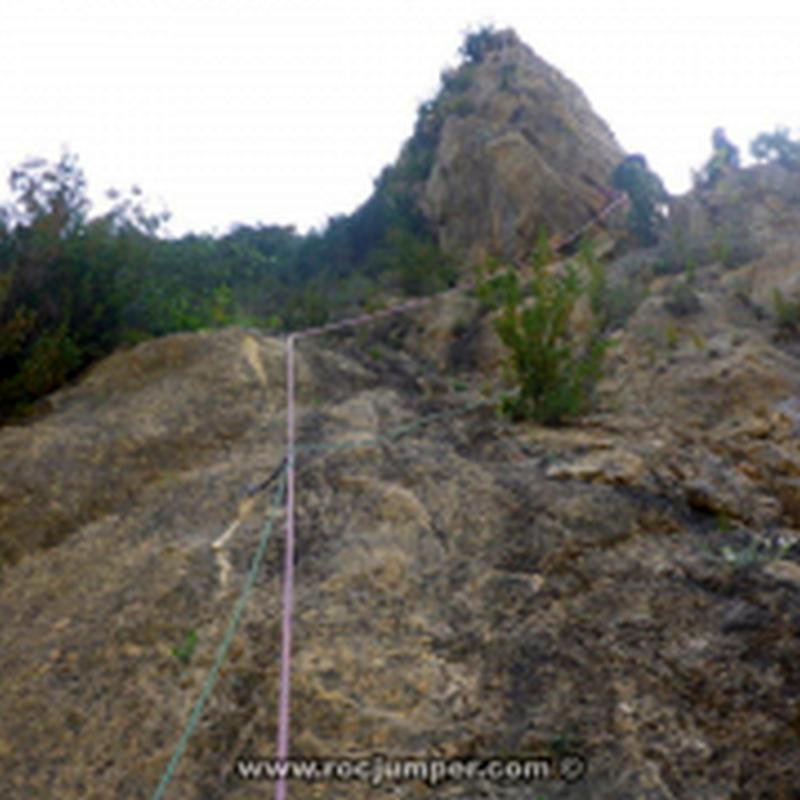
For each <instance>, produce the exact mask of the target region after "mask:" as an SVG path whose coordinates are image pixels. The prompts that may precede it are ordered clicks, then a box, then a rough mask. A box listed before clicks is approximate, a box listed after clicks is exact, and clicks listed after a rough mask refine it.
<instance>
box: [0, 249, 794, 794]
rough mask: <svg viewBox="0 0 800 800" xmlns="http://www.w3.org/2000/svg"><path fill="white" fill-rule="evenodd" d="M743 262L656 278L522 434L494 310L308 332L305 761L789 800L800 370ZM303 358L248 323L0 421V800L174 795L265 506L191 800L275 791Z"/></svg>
mask: <svg viewBox="0 0 800 800" xmlns="http://www.w3.org/2000/svg"><path fill="white" fill-rule="evenodd" d="M612 266H613V265H612ZM612 271H613V270H612ZM722 275H723V273H722V272H721V270H720V269H718V268H717V267H714V266H709V267H708V268H704V269H701V270H700V271H699V272H698V275H697V293H698V296H699V302H700V308H701V310H699V311H696V312H694V313H693V314H692V315H690V316H688V317H678V318H676V317H675V316H674V315H673V313H672V312H671V311H670V310H669V304H668V302H667V300H668V297H669V292H670V283H669V281H671V280H673V278H666V279H661V283H658V282H654V283H653V285H652V291H651V293H650V296H649V297H648V298H647V299H646V301H644V302H643V303H642V304H641V305H640V307H639V309H638V310H637V311H636V312H635V313H634V315H633V316H632V317H631V319H630V320H629V322H628V324H627V326H625V328H623V329H621V330H620V331H619V332H618V334H617V337H618V339H619V342H618V346H617V347H616V348H614V350H613V351H612V352H613V354H614V355H613V359H612V361H611V362H610V363H609V368H608V375H607V377H606V379H605V380H604V382H603V383H602V385H601V391H600V401H601V404H600V407H599V409H598V412H597V413H596V414H595V415H594V416H592V417H590V418H588V419H587V420H585V421H584V422H583V424H581V425H578V426H574V427H571V428H564V429H555V430H547V429H542V428H538V427H536V426H530V425H515V426H513V425H510V424H508V423H504V422H501V421H500V420H499V419H498V418H497V416H496V415H495V413H494V411H493V404H492V401H491V400H490V399H489V398H488V397H487V396H486V394H485V392H486V391H492V390H493V389H494V388H496V387H494V386H492V385H489V386H486V385H485V382H486V381H487V377H486V374H485V373H483V372H480V371H478V370H476V369H475V368H474V366H473V364H472V359H474V358H483V357H484V355H482V354H483V353H484V351H483V348H484V343H483V338H482V337H483V334H481V335H478V334H477V333H476V329H475V328H474V327H472V323H470V324H467V325H465V324H464V320H465V319H467V318H468V315H469V313H470V311H469V309H470V301H468V299H466V300H463V301H462V302H460V303H456V302H455V301H453V300H452V299H448V300H447V301H442V302H444V303H445V306H444V307H443V308H444V310H442V311H441V312H439V311H437V307H436V306H435V305H432V306H429V307H428V308H426V309H425V310H424V311H420V312H416V315H415V316H414V315H412V316H409V317H407V318H403V319H389V320H384V321H381V322H380V323H376V324H375V325H374V326H373V327H371V328H368V329H364V330H361V331H358V332H355V333H350V334H339V335H335V336H329V337H327V338H325V339H320V340H308V341H303V342H301V343H300V345H299V347H298V354H297V359H298V363H297V367H298V403H299V415H298V421H297V429H298V436H299V442H300V445H301V446H300V449H299V451H298V462H297V463H298V473H297V500H298V509H297V559H296V580H297V585H296V601H295V626H296V627H295V634H294V646H293V654H294V660H293V673H292V674H293V684H292V686H293V689H292V704H291V712H292V713H291V720H292V728H291V731H292V732H291V743H292V744H291V752H292V753H293V754H295V755H298V756H300V755H302V756H306V757H332V756H352V757H367V756H370V755H371V754H373V753H376V752H378V753H382V754H384V755H387V756H394V757H404V758H409V757H418V758H423V757H440V758H443V757H447V758H464V759H469V758H497V757H499V758H508V757H512V756H513V757H517V758H518V757H523V758H525V757H534V756H547V757H551V758H554V759H556V760H557V759H563V758H565V757H566V756H567V754H569V753H572V752H577V753H579V754H581V755H582V756H584V757H585V758H586V759H587V762H588V775H587V776H586V777H585V778H584V779H583V780H579V781H577V782H574V783H567V782H566V781H565V780H561V779H557V778H554V779H552V780H549V781H546V782H542V783H537V784H536V785H535V786H534V791H535V792H546V793H547V795H548V796H551V797H563V798H586V799H587V800H589V798H592V800H594V799H596V798H608V799H609V800H616V799H617V798H622V797H636V798H639V797H650V798H659V799H661V798H663V799H664V800H668V799H671V798H676V799H677V798H684V797H705V798H718V797H719V798H721V797H737V796H738V797H774V798H792V797H795V796H796V789H797V786H798V785H800V759H798V733H799V732H800V727H799V726H800V667H799V666H798V665H800V490H799V489H798V487H800V447H798V433H799V432H800V405H798V400H797V398H798V396H800V380H799V379H798V376H800V369H799V367H800V352H798V350H797V348H796V347H793V346H792V345H791V344H787V343H781V342H776V341H775V340H774V338H773V335H772V334H773V331H774V324H773V323H772V322H771V321H769V320H767V319H764V318H763V317H759V316H758V315H755V314H753V313H752V312H750V311H748V310H747V309H746V308H745V309H743V308H742V306H741V303H740V301H738V300H737V298H736V296H735V294H734V293H732V292H730V291H729V290H728V289H726V287H725V284H724V283H723V282H722V280H721V276H722ZM473 311H474V307H473ZM476 324H477V323H476ZM419 325H421V326H422V328H423V329H422V330H421V331H420V330H418V329H417V328H418V326H419ZM670 325H671V326H673V328H675V327H676V326H677V332H676V331H675V330H673V328H670V327H669V326H670ZM448 326H449V330H447V328H448ZM426 329H430V330H431V331H432V332H433V333H434V334H435V335H432V336H428V337H426V335H425V330H426ZM669 331H672V332H671V333H669ZM415 337H416V338H415ZM462 340H469V341H471V342H472V344H471V345H470V344H469V343H467V344H464V345H463V346H461V345H459V342H460V341H462ZM414 342H416V343H417V344H414ZM400 343H405V344H404V345H403V346H401V344H400ZM415 348H417V349H415ZM437 358H438V359H439V366H438V367H437V366H436V359H437ZM284 374H285V364H284V354H283V347H282V345H281V343H280V342H278V341H276V340H274V339H270V338H267V337H264V336H262V335H261V334H258V333H256V332H253V331H244V330H238V329H230V330H226V331H222V332H218V333H213V334H212V333H203V334H192V335H180V336H172V337H167V338H165V339H162V340H159V341H154V342H150V343H146V344H143V345H140V346H139V347H137V348H135V349H133V350H131V351H128V352H122V353H118V354H117V355H115V356H113V357H112V358H110V359H108V360H106V361H105V362H103V363H101V364H99V365H98V366H97V367H96V368H95V369H94V370H93V371H92V373H91V374H90V375H89V376H87V378H86V379H85V380H84V381H83V382H82V383H81V384H79V385H78V386H76V387H74V388H71V389H69V390H66V391H63V392H60V393H58V394H57V395H55V396H54V397H53V398H52V401H51V410H50V412H49V413H47V414H46V415H44V416H43V417H42V418H41V419H40V420H38V421H35V422H32V423H31V424H29V425H26V426H22V427H16V428H7V429H5V430H3V431H0V476H1V477H0V499H1V500H2V505H0V510H1V511H2V530H1V531H0V540H1V541H2V542H3V543H4V553H5V558H6V564H5V567H4V569H3V572H2V573H1V574H0V615H2V619H3V625H2V627H0V796H2V797H31V798H34V797H42V798H49V797H58V798H63V800H73V799H74V800H78V798H93V797H97V798H105V797H126V798H128V797H130V798H139V797H140V798H148V797H151V796H152V793H153V791H154V789H155V787H156V786H157V784H158V781H159V779H160V777H161V775H162V773H163V771H164V769H165V768H166V766H167V763H168V762H169V759H170V756H171V754H172V752H173V750H174V748H175V746H176V745H177V743H178V739H179V736H180V734H181V731H182V729H183V726H184V725H185V723H186V720H187V718H188V716H189V713H190V710H191V707H192V704H193V703H194V701H195V700H196V698H197V697H198V695H199V694H200V693H201V691H202V690H203V685H204V682H205V681H206V678H207V676H208V674H209V672H210V671H211V669H212V666H213V662H214V657H215V652H216V648H217V646H218V644H219V642H220V641H221V640H222V637H223V634H224V629H225V625H226V623H227V620H228V619H229V617H230V615H231V614H232V612H233V609H234V604H235V602H236V598H237V597H238V595H239V592H240V591H241V589H242V587H243V585H244V583H245V580H246V573H247V570H248V567H249V563H250V560H251V558H252V556H253V552H254V550H255V547H256V543H257V540H258V537H259V534H260V531H261V530H262V527H263V525H264V524H265V522H266V521H267V520H268V519H270V518H272V519H273V521H274V523H275V525H276V526H277V530H276V531H275V533H274V534H273V540H272V542H271V544H270V546H269V549H268V550H267V556H266V559H265V561H264V564H263V567H262V569H261V570H260V572H259V573H258V577H257V579H256V581H255V584H254V587H253V594H252V596H251V597H250V601H249V604H248V606H247V611H246V614H245V617H244V622H243V624H242V626H241V628H240V630H239V632H238V634H237V636H236V638H235V639H234V642H233V646H232V648H231V650H230V652H229V654H228V657H227V659H226V661H225V664H224V667H223V669H222V672H221V674H220V677H219V681H218V683H217V685H216V687H215V689H214V691H213V693H212V695H211V697H210V699H209V702H208V705H207V707H206V710H205V713H204V714H203V716H202V717H201V718H200V720H199V722H198V726H197V729H196V731H195V733H194V735H193V737H192V738H191V740H190V743H189V746H188V748H187V750H186V753H185V755H184V757H183V759H182V761H181V764H180V767H179V768H178V770H177V772H176V774H175V777H174V779H173V781H172V783H171V785H170V788H169V790H168V791H167V794H166V797H167V798H169V797H175V798H187V800H193V799H194V798H197V800H201V798H202V800H212V799H213V798H223V797H224V798H226V800H239V799H240V800H247V798H252V797H254V796H255V794H259V796H260V795H261V794H263V793H264V792H265V791H266V792H267V793H269V791H271V787H268V786H265V785H264V784H263V783H261V782H259V783H253V782H252V781H245V780H243V779H242V778H241V777H240V776H239V775H238V773H237V771H236V760H237V758H239V757H240V756H250V757H264V758H269V757H272V756H273V754H274V752H275V749H274V748H275V737H276V720H277V697H278V675H279V664H278V659H279V652H280V609H281V599H280V589H281V585H280V572H281V557H282V553H281V544H280V538H281V529H282V526H283V521H284V519H283V516H282V514H281V513H280V512H278V513H277V514H276V512H275V511H272V510H270V503H271V497H270V496H269V493H268V492H261V493H259V494H256V495H249V494H248V489H249V488H252V487H254V486H255V485H257V484H258V483H260V482H261V481H262V480H263V479H264V478H265V477H266V476H267V475H269V474H270V473H271V472H272V471H273V470H274V469H275V467H276V466H277V465H278V464H279V463H280V460H281V458H282V455H283V452H284V436H285V424H286V415H285V409H284V406H285V379H284ZM270 491H271V490H270ZM192 634H193V635H194V636H196V641H197V644H196V647H195V648H194V651H193V652H191V653H190V654H189V653H187V652H185V647H186V645H185V643H186V641H187V636H191V635H192ZM558 763H562V764H564V763H567V764H568V763H569V761H560V762H558ZM289 791H290V796H292V797H298V798H329V797H340V796H343V795H342V792H343V791H344V792H345V793H346V796H347V797H353V798H371V797H375V796H383V794H385V793H387V792H389V791H390V793H391V794H392V796H395V797H402V798H422V797H431V798H432V797H436V798H453V800H455V799H456V798H463V797H474V796H478V795H480V796H485V797H487V798H498V800H499V798H519V799H520V800H522V798H530V797H531V786H530V785H529V784H520V783H518V784H513V783H512V784H509V785H505V786H503V785H500V784H497V783H492V782H489V781H487V780H472V781H450V782H446V783H442V784H440V785H437V786H435V787H428V786H426V785H425V784H424V783H423V782H422V781H418V780H409V781H401V782H397V783H391V784H386V785H384V786H381V787H373V786H369V785H366V784H364V783H359V782H352V783H346V784H342V783H341V782H328V781H318V782H313V783H306V782H301V781H295V782H292V783H291V784H290V786H289Z"/></svg>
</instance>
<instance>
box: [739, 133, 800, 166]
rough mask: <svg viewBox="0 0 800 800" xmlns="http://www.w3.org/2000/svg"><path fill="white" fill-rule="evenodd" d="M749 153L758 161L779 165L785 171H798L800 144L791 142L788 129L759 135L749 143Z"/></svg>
mask: <svg viewBox="0 0 800 800" xmlns="http://www.w3.org/2000/svg"><path fill="white" fill-rule="evenodd" d="M750 153H751V154H752V156H753V158H755V159H756V160H758V161H765V162H767V163H772V164H780V166H782V167H784V168H785V169H790V170H797V169H800V142H795V141H792V138H791V133H790V131H789V129H788V128H784V127H777V128H776V129H775V130H774V131H772V132H771V133H766V132H765V133H760V134H759V135H758V136H756V138H755V139H753V141H752V142H751V143H750Z"/></svg>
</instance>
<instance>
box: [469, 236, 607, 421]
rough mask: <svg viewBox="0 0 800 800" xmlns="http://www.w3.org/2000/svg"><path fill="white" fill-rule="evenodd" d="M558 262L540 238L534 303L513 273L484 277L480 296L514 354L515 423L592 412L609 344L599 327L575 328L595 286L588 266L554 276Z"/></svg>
mask: <svg viewBox="0 0 800 800" xmlns="http://www.w3.org/2000/svg"><path fill="white" fill-rule="evenodd" d="M551 261H552V254H551V253H550V252H549V249H548V247H547V239H546V237H544V236H543V237H540V242H539V247H538V250H537V254H536V256H535V259H534V263H533V279H532V281H531V283H530V286H529V287H528V288H529V292H530V298H526V297H525V296H524V294H523V287H522V286H521V284H520V281H519V277H518V275H517V273H516V271H515V270H514V269H512V268H507V269H505V270H504V271H502V272H499V271H498V270H497V268H496V267H495V268H492V267H490V268H489V270H488V273H489V274H488V275H487V274H479V276H478V294H479V297H480V298H481V300H482V301H483V302H484V303H486V304H487V305H489V307H492V308H496V309H498V310H499V312H500V314H499V316H498V318H497V320H496V322H495V328H496V330H497V333H498V335H499V337H500V340H501V341H502V342H503V344H504V345H505V346H506V348H507V349H508V353H509V358H508V364H507V366H508V369H509V374H510V377H511V378H512V379H513V381H514V383H515V385H516V387H517V388H516V390H515V392H514V393H513V394H508V395H506V396H505V397H504V399H503V401H502V404H501V410H502V412H503V413H504V414H505V415H507V416H510V417H511V418H512V419H514V420H524V419H532V420H536V421H538V422H541V423H543V424H545V425H559V424H563V423H565V422H568V421H569V420H571V419H573V418H575V417H577V416H579V415H580V414H582V413H584V412H585V411H586V410H588V407H589V405H590V403H591V400H592V390H593V387H594V385H595V383H596V382H597V380H598V379H599V377H600V374H601V370H602V365H603V359H604V357H605V354H606V351H607V349H608V347H609V341H608V340H607V339H605V338H603V337H602V336H601V335H600V331H599V330H598V327H597V324H596V322H594V324H593V325H592V326H591V328H590V330H588V331H586V332H584V333H583V334H582V335H581V334H578V333H577V332H576V331H575V330H574V326H573V325H572V321H573V312H574V310H575V307H576V305H577V303H578V301H579V300H580V299H581V298H582V297H584V296H586V295H587V292H588V285H589V282H590V280H591V277H590V276H587V275H586V273H587V272H588V268H587V266H586V264H585V263H584V262H583V260H582V259H581V260H579V261H578V263H577V264H575V263H569V264H567V265H566V267H565V270H564V272H563V273H562V274H550V273H549V272H548V270H547V265H548V264H549V263H550V262H551ZM528 299H529V300H530V302H526V300H528Z"/></svg>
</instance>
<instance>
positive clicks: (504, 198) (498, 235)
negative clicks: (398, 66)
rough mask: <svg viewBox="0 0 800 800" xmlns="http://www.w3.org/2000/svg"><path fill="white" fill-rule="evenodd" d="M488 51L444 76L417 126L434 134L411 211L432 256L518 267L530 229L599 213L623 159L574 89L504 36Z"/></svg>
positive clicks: (571, 223) (531, 239)
mask: <svg viewBox="0 0 800 800" xmlns="http://www.w3.org/2000/svg"><path fill="white" fill-rule="evenodd" d="M491 45H492V46H491V49H488V50H487V51H486V53H485V54H484V56H483V58H482V60H481V61H480V62H477V63H467V64H464V65H462V66H461V67H460V68H459V70H458V71H457V72H455V73H454V74H452V75H450V76H449V78H448V79H447V80H446V81H445V88H444V89H443V90H442V92H441V94H440V95H439V97H438V98H437V100H436V101H435V103H434V104H433V105H432V108H431V110H430V116H431V120H430V121H428V122H427V124H428V125H429V127H434V126H436V125H438V126H439V128H438V130H437V134H438V136H437V138H436V145H435V153H434V159H433V165H432V169H431V171H430V175H429V177H428V178H427V181H426V182H425V184H424V186H423V187H422V188H421V191H420V194H419V202H420V205H421V207H422V209H423V211H424V212H425V215H426V217H427V218H428V219H429V221H430V222H431V223H432V225H433V227H434V229H435V230H436V232H437V234H438V237H439V243H440V245H441V247H442V249H443V250H444V251H445V252H446V253H449V254H452V255H454V256H456V257H458V258H459V259H464V260H466V261H480V260H482V259H483V258H484V257H485V256H486V255H493V256H497V257H500V258H506V259H509V258H521V257H524V256H527V255H528V254H529V253H530V251H531V250H532V248H533V245H534V244H535V242H536V238H537V235H538V233H539V230H540V228H542V227H544V228H546V229H547V231H548V233H549V234H551V235H552V234H562V233H565V232H567V231H569V230H572V229H573V228H575V227H577V226H580V225H581V224H583V223H584V222H586V220H587V219H589V218H590V217H591V216H593V215H594V214H595V213H597V211H598V210H599V209H601V208H603V207H604V206H605V205H606V204H607V202H608V199H609V197H610V191H609V188H608V187H609V176H610V174H611V172H612V170H613V169H614V167H615V166H616V165H617V164H618V163H619V161H620V160H621V159H622V157H623V153H622V151H621V150H620V148H619V146H618V145H617V143H616V141H615V139H614V136H613V134H612V133H611V131H610V129H609V128H608V126H607V125H606V124H605V123H604V122H603V120H602V119H600V118H599V117H598V116H597V115H596V114H595V113H594V112H593V111H592V109H591V107H590V105H589V103H588V101H587V100H586V98H585V96H584V95H583V93H582V92H581V90H580V89H579V88H578V87H577V86H576V85H575V84H573V83H572V82H571V81H569V80H568V79H566V78H565V77H564V76H563V75H561V74H560V73H559V72H558V71H557V70H556V69H554V68H553V67H551V66H550V65H549V64H547V63H546V62H545V61H543V60H542V59H541V58H539V57H538V56H537V55H536V54H535V53H534V52H533V51H532V50H531V49H530V48H529V47H528V46H527V45H525V44H523V43H522V42H521V41H520V40H519V39H518V38H517V37H516V35H515V34H514V33H513V32H512V31H502V32H498V33H496V34H494V38H493V40H492V42H491ZM448 87H449V88H448ZM423 123H425V121H424V120H423Z"/></svg>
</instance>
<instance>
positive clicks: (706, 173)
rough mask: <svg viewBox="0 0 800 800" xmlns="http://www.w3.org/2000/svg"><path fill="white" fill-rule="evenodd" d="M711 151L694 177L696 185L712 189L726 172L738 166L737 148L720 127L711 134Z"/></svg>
mask: <svg viewBox="0 0 800 800" xmlns="http://www.w3.org/2000/svg"><path fill="white" fill-rule="evenodd" d="M711 146H712V148H713V153H712V156H711V158H710V159H709V161H708V163H707V164H706V165H705V166H704V167H703V169H702V170H701V171H700V173H699V175H697V176H696V178H695V183H696V185H697V186H699V187H700V188H703V189H713V188H714V187H715V186H716V185H717V183H719V181H720V179H721V178H722V177H723V176H724V175H726V174H727V173H729V172H731V171H733V170H735V169H738V168H739V148H738V147H736V145H734V144H733V143H732V142H730V141H729V140H728V137H727V136H726V135H725V131H724V130H723V129H722V128H715V129H714V131H713V133H712V134H711Z"/></svg>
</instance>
